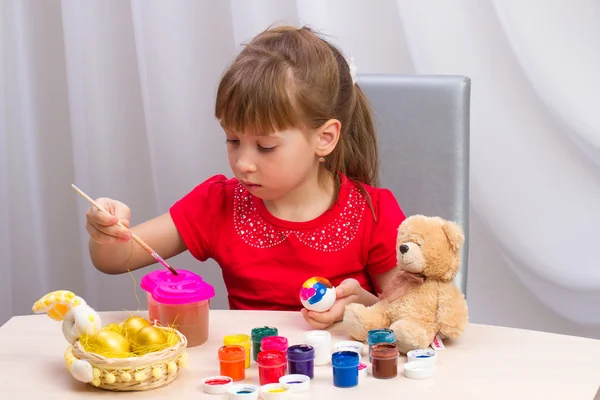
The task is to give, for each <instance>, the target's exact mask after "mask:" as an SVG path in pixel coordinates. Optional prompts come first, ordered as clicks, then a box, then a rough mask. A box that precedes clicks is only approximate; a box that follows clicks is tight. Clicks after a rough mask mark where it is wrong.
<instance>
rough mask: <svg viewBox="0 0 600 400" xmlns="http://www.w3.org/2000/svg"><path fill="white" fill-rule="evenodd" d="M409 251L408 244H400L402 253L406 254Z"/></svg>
mask: <svg viewBox="0 0 600 400" xmlns="http://www.w3.org/2000/svg"><path fill="white" fill-rule="evenodd" d="M407 251H408V245H407V244H401V245H400V253H402V254H404V253H406V252H407Z"/></svg>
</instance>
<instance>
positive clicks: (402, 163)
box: [358, 74, 471, 295]
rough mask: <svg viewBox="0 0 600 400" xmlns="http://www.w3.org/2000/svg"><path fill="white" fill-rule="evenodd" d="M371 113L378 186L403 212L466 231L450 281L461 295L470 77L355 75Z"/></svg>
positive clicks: (465, 250)
mask: <svg viewBox="0 0 600 400" xmlns="http://www.w3.org/2000/svg"><path fill="white" fill-rule="evenodd" d="M358 83H359V85H360V86H361V88H362V89H363V91H364V92H365V94H366V96H367V98H368V99H369V102H370V103H371V107H372V109H373V112H374V119H375V124H376V129H377V134H378V136H379V146H380V155H381V167H380V186H382V187H387V188H389V189H390V190H391V191H392V192H393V193H394V195H395V196H396V198H397V199H398V202H399V203H400V206H401V207H402V209H403V211H404V213H405V214H406V215H407V216H408V215H413V214H424V215H431V216H436V215H437V216H440V217H442V218H445V219H449V220H453V221H456V222H457V223H458V224H460V225H461V226H462V227H463V229H464V232H465V245H464V247H463V250H462V254H461V256H462V265H461V268H460V270H459V272H458V274H457V276H456V279H455V283H456V285H457V286H458V288H459V289H460V290H461V291H462V292H463V293H464V294H465V295H466V290H467V261H468V252H469V241H468V233H469V136H470V132H469V120H470V114H469V111H470V94H471V81H470V79H469V78H467V77H464V76H426V75H369V74H359V76H358Z"/></svg>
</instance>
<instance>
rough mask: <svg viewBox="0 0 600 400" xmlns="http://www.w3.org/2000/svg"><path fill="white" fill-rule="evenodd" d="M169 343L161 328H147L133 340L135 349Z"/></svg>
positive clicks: (139, 332)
mask: <svg viewBox="0 0 600 400" xmlns="http://www.w3.org/2000/svg"><path fill="white" fill-rule="evenodd" d="M165 343H167V336H166V335H165V334H164V333H163V331H162V330H161V329H160V328H157V327H155V326H147V327H145V328H142V329H140V330H139V331H138V333H137V334H136V335H135V338H134V340H133V347H134V349H135V348H139V347H144V346H155V345H161V344H165Z"/></svg>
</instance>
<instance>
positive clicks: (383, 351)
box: [371, 343, 398, 379]
mask: <svg viewBox="0 0 600 400" xmlns="http://www.w3.org/2000/svg"><path fill="white" fill-rule="evenodd" d="M371 357H372V359H373V360H372V361H373V362H372V364H373V378H377V379H390V378H394V377H396V375H398V347H397V346H396V343H377V344H374V345H372V346H371Z"/></svg>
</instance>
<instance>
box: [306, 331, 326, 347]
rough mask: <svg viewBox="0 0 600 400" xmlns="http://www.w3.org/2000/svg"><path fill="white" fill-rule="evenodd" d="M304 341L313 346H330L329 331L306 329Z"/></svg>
mask: <svg viewBox="0 0 600 400" xmlns="http://www.w3.org/2000/svg"><path fill="white" fill-rule="evenodd" d="M304 341H305V342H306V343H308V344H310V345H311V346H313V347H322V346H330V344H331V333H329V331H325V330H314V331H308V332H306V333H305V334H304Z"/></svg>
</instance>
